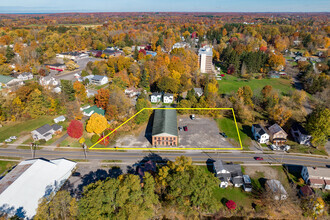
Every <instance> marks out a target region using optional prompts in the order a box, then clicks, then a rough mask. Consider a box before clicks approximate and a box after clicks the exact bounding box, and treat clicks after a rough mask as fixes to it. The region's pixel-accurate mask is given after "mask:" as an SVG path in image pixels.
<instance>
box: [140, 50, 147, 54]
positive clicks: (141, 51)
mask: <svg viewBox="0 0 330 220" xmlns="http://www.w3.org/2000/svg"><path fill="white" fill-rule="evenodd" d="M139 53H143V54H144V55H147V51H146V50H145V49H141V50H139Z"/></svg>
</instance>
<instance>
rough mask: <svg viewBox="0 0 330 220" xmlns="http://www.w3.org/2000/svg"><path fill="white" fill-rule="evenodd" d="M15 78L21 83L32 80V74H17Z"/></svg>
mask: <svg viewBox="0 0 330 220" xmlns="http://www.w3.org/2000/svg"><path fill="white" fill-rule="evenodd" d="M16 78H17V79H19V80H21V81H25V80H30V79H33V74H32V73H28V72H24V73H21V74H19V75H18V76H17V77H16Z"/></svg>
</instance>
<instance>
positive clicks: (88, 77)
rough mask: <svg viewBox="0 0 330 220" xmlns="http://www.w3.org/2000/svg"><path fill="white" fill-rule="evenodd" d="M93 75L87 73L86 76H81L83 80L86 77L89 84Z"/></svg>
mask: <svg viewBox="0 0 330 220" xmlns="http://www.w3.org/2000/svg"><path fill="white" fill-rule="evenodd" d="M93 77H94V75H88V76H84V77H82V81H85V80H86V79H88V84H90V83H91V82H92V79H93Z"/></svg>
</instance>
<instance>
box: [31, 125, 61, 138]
mask: <svg viewBox="0 0 330 220" xmlns="http://www.w3.org/2000/svg"><path fill="white" fill-rule="evenodd" d="M62 129H63V127H62V126H60V125H58V124H53V125H52V126H50V125H49V124H45V125H43V126H41V127H40V128H37V129H36V130H33V131H31V135H32V138H33V140H35V141H37V140H41V139H44V140H45V141H49V140H50V139H52V137H53V135H54V134H59V133H61V132H62Z"/></svg>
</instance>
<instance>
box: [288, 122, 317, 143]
mask: <svg viewBox="0 0 330 220" xmlns="http://www.w3.org/2000/svg"><path fill="white" fill-rule="evenodd" d="M291 135H292V137H293V138H294V140H295V141H296V142H297V143H298V144H304V145H311V142H310V141H311V139H312V136H311V135H309V134H308V133H307V131H306V130H305V129H304V128H303V127H302V126H301V125H300V124H298V123H295V124H294V125H293V126H292V127H291Z"/></svg>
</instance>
